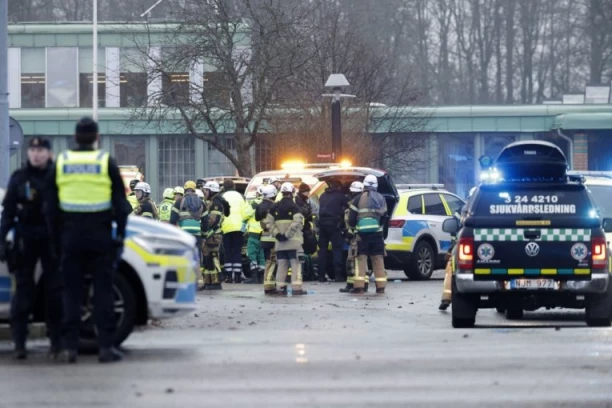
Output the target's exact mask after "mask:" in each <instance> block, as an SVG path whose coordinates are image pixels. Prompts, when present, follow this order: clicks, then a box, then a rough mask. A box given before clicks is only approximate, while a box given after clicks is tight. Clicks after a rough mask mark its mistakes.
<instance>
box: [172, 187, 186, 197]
mask: <svg viewBox="0 0 612 408" xmlns="http://www.w3.org/2000/svg"><path fill="white" fill-rule="evenodd" d="M174 194H180V195H185V189H184V188H183V187H181V186H176V187H174Z"/></svg>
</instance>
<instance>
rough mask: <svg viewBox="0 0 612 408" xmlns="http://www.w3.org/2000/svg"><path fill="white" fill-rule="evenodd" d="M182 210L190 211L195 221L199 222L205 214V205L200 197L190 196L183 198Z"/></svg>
mask: <svg viewBox="0 0 612 408" xmlns="http://www.w3.org/2000/svg"><path fill="white" fill-rule="evenodd" d="M180 210H181V211H188V212H189V214H191V216H192V217H193V218H194V219H196V220H198V221H199V220H200V217H202V213H203V212H204V204H202V200H201V199H200V197H198V196H197V195H191V194H189V195H186V196H185V197H183V200H182V201H181V206H180Z"/></svg>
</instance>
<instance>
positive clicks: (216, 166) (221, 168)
mask: <svg viewBox="0 0 612 408" xmlns="http://www.w3.org/2000/svg"><path fill="white" fill-rule="evenodd" d="M224 143H225V148H226V149H229V150H230V151H231V152H232V153H233V154H236V144H235V141H234V138H225V139H224ZM235 174H236V167H234V165H233V164H232V162H231V161H230V160H229V159H228V158H227V157H225V156H224V155H223V154H222V153H221V152H220V151H219V150H217V149H215V148H214V147H213V146H212V145H211V144H210V143H209V144H208V176H209V177H217V176H233V175H235Z"/></svg>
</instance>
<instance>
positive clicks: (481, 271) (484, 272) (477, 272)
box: [474, 269, 491, 275]
mask: <svg viewBox="0 0 612 408" xmlns="http://www.w3.org/2000/svg"><path fill="white" fill-rule="evenodd" d="M490 274H491V270H490V269H474V275H490Z"/></svg>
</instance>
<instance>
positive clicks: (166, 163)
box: [158, 135, 203, 195]
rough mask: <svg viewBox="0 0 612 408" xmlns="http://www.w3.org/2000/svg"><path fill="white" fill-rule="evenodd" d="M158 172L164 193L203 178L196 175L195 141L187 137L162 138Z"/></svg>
mask: <svg viewBox="0 0 612 408" xmlns="http://www.w3.org/2000/svg"><path fill="white" fill-rule="evenodd" d="M158 171H159V174H158V176H159V188H160V190H162V191H163V189H165V188H174V187H176V186H181V187H182V186H183V185H184V184H185V181H187V180H194V179H196V178H199V177H202V176H203V175H199V174H195V139H194V138H193V137H192V136H186V135H168V136H160V137H159V170H158ZM158 195H161V194H158Z"/></svg>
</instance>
